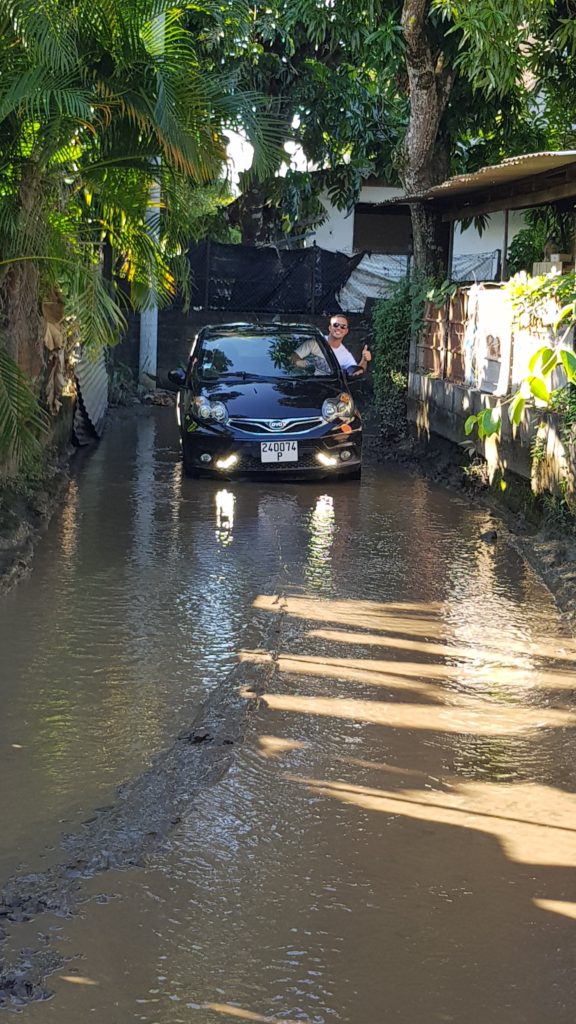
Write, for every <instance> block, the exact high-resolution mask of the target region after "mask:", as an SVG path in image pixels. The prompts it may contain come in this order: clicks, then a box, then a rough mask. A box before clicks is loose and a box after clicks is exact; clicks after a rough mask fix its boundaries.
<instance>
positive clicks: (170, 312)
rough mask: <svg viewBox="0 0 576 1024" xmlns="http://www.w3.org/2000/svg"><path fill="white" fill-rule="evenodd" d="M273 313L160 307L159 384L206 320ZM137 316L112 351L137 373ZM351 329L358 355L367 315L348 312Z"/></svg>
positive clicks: (316, 319)
mask: <svg viewBox="0 0 576 1024" xmlns="http://www.w3.org/2000/svg"><path fill="white" fill-rule="evenodd" d="M274 319H275V321H277V322H279V323H306V324H313V325H314V326H315V327H319V328H320V330H321V331H323V332H326V330H327V325H328V320H327V317H325V316H309V315H304V314H302V315H300V316H299V315H298V314H297V313H292V314H290V313H286V314H278V315H277V316H276V317H274ZM271 320H272V316H271V315H268V316H265V315H263V314H262V313H246V312H242V313H235V312H233V311H231V310H216V309H208V310H199V311H198V310H197V311H195V310H192V311H190V312H189V313H183V312H182V310H181V309H176V308H174V309H165V310H160V313H159V315H158V386H159V387H164V386H165V385H166V383H167V374H168V370H171V369H174V368H175V367H177V366H181V365H185V364H186V362H187V360H188V353H189V351H190V348H191V346H192V342H193V340H194V338H195V336H196V335H197V333H198V331H199V330H200V328H201V327H205V326H206V324H231V323H270V322H271ZM139 322H140V321H139V317H137V316H133V317H131V318H130V322H129V325H128V332H127V335H126V337H125V338H124V339H123V341H121V342H120V344H119V345H117V346H116V348H115V349H113V351H112V358H113V362H114V363H116V364H117V365H124V366H128V367H129V368H130V369H131V370H132V371H133V373H134V374H135V375H137V373H138V347H139ZM349 323H350V333H349V334H348V335H347V337H346V341H345V344H346V347H347V348H349V349H350V351H351V352H352V354H353V355H354V356H355V357H356V358H357V359H358V358H360V353H361V351H362V346H363V345H364V343H365V342H366V340H367V338H368V337H369V335H370V333H371V330H372V322H371V319H370V316H366V315H365V314H363V313H353V314H350V316H349Z"/></svg>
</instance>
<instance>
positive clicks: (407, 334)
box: [372, 279, 429, 439]
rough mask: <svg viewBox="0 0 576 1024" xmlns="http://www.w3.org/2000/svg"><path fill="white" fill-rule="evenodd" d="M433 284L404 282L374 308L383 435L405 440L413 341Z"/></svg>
mask: <svg viewBox="0 0 576 1024" xmlns="http://www.w3.org/2000/svg"><path fill="white" fill-rule="evenodd" d="M428 289H429V282H427V281H424V280H419V279H413V280H409V281H401V282H399V283H398V284H397V285H395V286H394V288H393V291H392V294H391V295H390V297H389V298H387V299H381V300H380V301H379V302H378V303H376V305H375V307H374V312H373V317H372V322H373V330H374V340H373V356H374V362H373V367H374V372H373V381H374V401H375V405H376V409H377V411H378V414H379V418H380V424H381V427H382V430H383V433H384V434H385V435H386V436H387V437H388V438H391V439H393V438H394V437H398V436H401V434H402V433H403V432H404V429H405V423H406V406H405V394H406V388H407V385H408V359H409V353H410V340H411V338H412V336H413V335H414V334H415V333H416V332H417V331H418V329H419V328H420V327H421V325H422V318H423V313H424V304H425V300H426V293H427V291H428Z"/></svg>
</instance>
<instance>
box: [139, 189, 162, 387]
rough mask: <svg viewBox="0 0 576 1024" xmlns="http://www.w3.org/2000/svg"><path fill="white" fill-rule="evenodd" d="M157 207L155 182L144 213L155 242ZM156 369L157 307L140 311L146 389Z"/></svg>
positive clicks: (141, 365) (153, 382)
mask: <svg viewBox="0 0 576 1024" xmlns="http://www.w3.org/2000/svg"><path fill="white" fill-rule="evenodd" d="M159 209H160V184H159V183H158V182H155V183H154V184H153V185H152V186H151V188H150V205H149V207H148V211H147V214H146V223H147V225H148V233H149V234H150V236H151V237H152V238H153V239H154V241H155V242H159V240H160V237H159V218H158V214H159ZM157 370H158V307H157V306H152V307H151V308H150V309H143V310H142V312H141V313H140V358H139V367H138V380H139V383H140V384H141V385H142V387H143V388H146V390H147V391H154V390H155V388H156V374H157Z"/></svg>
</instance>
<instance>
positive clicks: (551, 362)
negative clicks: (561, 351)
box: [542, 348, 558, 377]
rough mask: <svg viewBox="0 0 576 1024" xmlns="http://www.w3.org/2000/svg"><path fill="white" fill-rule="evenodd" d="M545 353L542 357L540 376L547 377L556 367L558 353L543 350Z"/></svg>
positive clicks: (548, 349) (549, 349)
mask: <svg viewBox="0 0 576 1024" xmlns="http://www.w3.org/2000/svg"><path fill="white" fill-rule="evenodd" d="M545 353H546V354H545V355H543V356H542V376H543V377H549V376H550V374H551V373H552V370H554V369H555V367H556V366H557V365H558V353H557V352H555V351H554V350H553V349H551V348H547V349H545ZM548 353H549V354H548Z"/></svg>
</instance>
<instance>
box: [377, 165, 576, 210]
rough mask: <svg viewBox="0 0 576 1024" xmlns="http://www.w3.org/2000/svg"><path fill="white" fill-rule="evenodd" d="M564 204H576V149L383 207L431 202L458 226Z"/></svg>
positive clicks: (484, 172) (465, 177)
mask: <svg viewBox="0 0 576 1024" xmlns="http://www.w3.org/2000/svg"><path fill="white" fill-rule="evenodd" d="M560 200H566V201H568V202H569V201H570V200H572V201H573V203H574V202H576V150H564V151H562V152H554V153H527V154H525V155H523V156H516V157H510V159H508V160H504V161H503V162H502V163H501V164H496V165H494V166H492V167H482V168H481V170H479V171H476V172H474V173H473V174H461V175H458V177H455V178H448V180H447V181H444V182H442V184H440V185H434V186H433V187H432V188H430V189H428V190H427V191H426V192H422V193H421V194H419V195H417V194H416V195H409V196H402V197H401V198H397V199H393V200H387V201H386V202H385V203H383V204H382V205H384V206H386V205H390V206H392V205H393V204H395V205H401V204H405V203H407V204H410V203H421V202H430V203H433V204H434V205H436V206H439V207H440V208H441V209H442V211H443V219H444V220H447V221H453V220H464V219H465V218H467V217H475V216H477V215H478V214H481V213H494V212H495V211H496V210H525V209H527V208H528V207H531V206H540V205H542V204H544V203H553V202H558V201H560Z"/></svg>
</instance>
